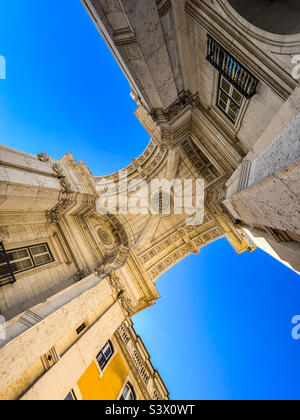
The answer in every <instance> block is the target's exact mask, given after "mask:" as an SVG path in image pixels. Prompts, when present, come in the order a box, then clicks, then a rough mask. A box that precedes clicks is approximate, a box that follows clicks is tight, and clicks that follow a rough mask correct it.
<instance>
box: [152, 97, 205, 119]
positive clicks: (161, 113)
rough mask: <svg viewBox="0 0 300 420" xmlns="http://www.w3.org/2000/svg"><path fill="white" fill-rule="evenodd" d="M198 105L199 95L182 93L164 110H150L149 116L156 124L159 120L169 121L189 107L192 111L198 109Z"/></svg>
mask: <svg viewBox="0 0 300 420" xmlns="http://www.w3.org/2000/svg"><path fill="white" fill-rule="evenodd" d="M199 105H200V97H199V94H198V93H196V94H195V95H193V94H192V93H191V92H190V91H189V90H187V91H182V92H180V93H179V95H178V99H177V100H176V101H175V102H174V103H173V104H172V105H171V106H170V107H169V108H167V109H166V110H163V109H155V108H154V109H152V111H151V112H150V115H151V117H152V119H153V121H155V122H156V123H158V122H160V121H161V119H164V120H166V121H168V122H169V121H171V120H172V119H173V118H175V117H176V116H177V115H178V114H179V113H180V112H181V111H183V110H184V109H185V108H186V107H188V106H191V107H192V108H193V109H195V108H198V106H199Z"/></svg>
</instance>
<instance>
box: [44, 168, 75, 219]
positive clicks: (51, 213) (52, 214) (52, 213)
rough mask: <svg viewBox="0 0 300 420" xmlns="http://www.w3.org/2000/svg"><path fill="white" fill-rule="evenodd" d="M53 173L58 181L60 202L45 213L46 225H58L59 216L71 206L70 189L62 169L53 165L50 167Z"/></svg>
mask: <svg viewBox="0 0 300 420" xmlns="http://www.w3.org/2000/svg"><path fill="white" fill-rule="evenodd" d="M52 169H53V171H54V172H55V173H56V176H57V178H58V180H59V183H60V186H61V194H60V201H59V203H58V204H56V206H55V207H54V208H53V209H51V210H48V211H47V213H46V217H47V221H48V223H58V222H59V221H60V217H61V214H62V213H63V212H64V211H66V210H67V208H68V207H69V206H70V205H71V204H72V200H71V194H72V188H71V185H70V183H69V181H68V180H67V177H66V176H65V175H64V173H63V168H62V167H61V165H59V164H58V163H55V164H54V165H53V166H52Z"/></svg>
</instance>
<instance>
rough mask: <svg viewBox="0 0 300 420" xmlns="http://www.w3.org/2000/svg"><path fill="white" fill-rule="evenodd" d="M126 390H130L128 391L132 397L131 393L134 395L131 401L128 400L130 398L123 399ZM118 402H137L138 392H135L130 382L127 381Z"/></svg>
mask: <svg viewBox="0 0 300 420" xmlns="http://www.w3.org/2000/svg"><path fill="white" fill-rule="evenodd" d="M126 388H128V389H129V392H128V394H129V395H130V393H131V395H132V397H133V398H132V399H131V400H130V399H128V398H122V397H123V394H124V392H125V389H126ZM128 394H127V395H128ZM127 395H126V397H127ZM118 401H137V398H136V392H135V390H134V388H133V386H132V384H131V383H130V382H129V381H127V382H126V383H125V386H124V387H123V389H122V392H121V394H120V395H119V398H118Z"/></svg>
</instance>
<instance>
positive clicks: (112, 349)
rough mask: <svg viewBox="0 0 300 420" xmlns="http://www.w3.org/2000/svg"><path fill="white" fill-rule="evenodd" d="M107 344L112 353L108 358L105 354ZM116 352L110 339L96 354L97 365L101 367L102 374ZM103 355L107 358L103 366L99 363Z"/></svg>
mask: <svg viewBox="0 0 300 420" xmlns="http://www.w3.org/2000/svg"><path fill="white" fill-rule="evenodd" d="M107 346H109V347H110V348H111V353H110V355H109V357H108V358H107V357H106V356H105V353H104V349H105V348H106V347H107ZM114 354H115V349H114V346H113V345H112V343H111V341H110V340H108V341H107V342H106V343H105V345H104V346H103V347H102V349H101V350H100V351H99V353H98V354H97V356H96V361H97V365H98V367H99V369H100V372H101V374H102V373H103V372H104V370H105V368H106V366H107V365H108V364H109V362H110V360H111V358H112V357H113V355H114ZM101 355H102V356H103V357H104V358H105V364H104V365H103V366H101V365H100V363H99V359H100V356H101Z"/></svg>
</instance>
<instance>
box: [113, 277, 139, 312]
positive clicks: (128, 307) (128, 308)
mask: <svg viewBox="0 0 300 420" xmlns="http://www.w3.org/2000/svg"><path fill="white" fill-rule="evenodd" d="M109 283H110V285H111V287H112V289H113V290H114V291H115V292H116V293H117V299H118V300H120V302H121V305H122V308H123V309H124V311H125V312H126V314H127V315H128V316H132V315H133V314H134V308H133V306H132V304H131V300H130V299H129V298H128V297H127V294H126V292H125V290H124V289H123V288H122V285H121V282H120V279H119V277H118V276H117V275H116V273H115V272H114V271H113V272H111V273H110V275H109Z"/></svg>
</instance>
